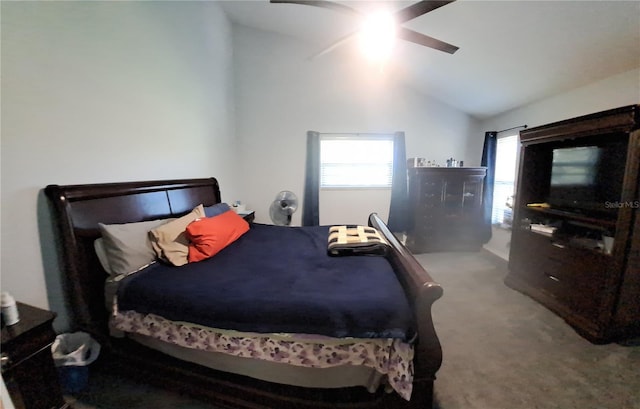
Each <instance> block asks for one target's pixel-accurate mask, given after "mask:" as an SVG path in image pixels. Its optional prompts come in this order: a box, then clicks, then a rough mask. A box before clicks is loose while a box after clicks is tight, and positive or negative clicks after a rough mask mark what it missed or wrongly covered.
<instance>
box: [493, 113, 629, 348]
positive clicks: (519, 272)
mask: <svg viewBox="0 0 640 409" xmlns="http://www.w3.org/2000/svg"><path fill="white" fill-rule="evenodd" d="M639 127H640V106H638V105H630V106H625V107H621V108H617V109H612V110H608V111H604V112H599V113H595V114H591V115H586V116H582V117H578V118H573V119H569V120H565V121H560V122H555V123H552V124H548V125H544V126H539V127H535V128H530V129H527V130H523V131H521V132H520V141H521V144H522V145H521V151H520V164H519V171H518V182H517V193H516V200H515V206H514V223H513V232H512V240H511V248H510V254H509V274H508V275H507V277H506V279H505V283H506V284H507V285H508V286H509V287H511V288H513V289H516V290H518V291H521V292H523V293H525V294H527V295H529V296H530V297H532V298H534V299H535V300H537V301H539V302H540V303H542V304H543V305H545V306H547V307H548V308H549V309H551V310H552V311H554V312H556V313H557V314H558V315H559V316H561V317H562V318H563V319H565V320H566V321H567V323H569V324H570V325H571V326H573V327H574V328H575V329H576V331H577V332H578V333H580V334H581V335H583V336H584V337H585V338H587V339H589V340H590V341H592V342H595V343H604V342H611V341H617V340H621V339H625V338H629V337H632V336H636V335H638V334H640V255H639V254H640V227H639V226H640V195H639V190H640V189H639V187H638V183H639V179H638V174H639V168H640V130H639Z"/></svg>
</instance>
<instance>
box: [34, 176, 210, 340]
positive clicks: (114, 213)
mask: <svg viewBox="0 0 640 409" xmlns="http://www.w3.org/2000/svg"><path fill="white" fill-rule="evenodd" d="M45 194H46V195H47V197H48V198H49V200H50V202H51V204H52V207H53V215H54V217H55V222H56V226H57V228H58V230H57V233H58V238H59V241H60V250H59V251H60V253H61V268H62V271H63V275H64V276H65V277H66V283H65V292H66V297H67V300H68V302H69V304H70V306H71V311H72V314H73V317H72V322H73V324H72V325H73V328H74V330H79V331H85V332H88V333H90V334H92V335H94V336H95V337H96V338H98V339H99V340H106V339H107V337H108V331H107V322H108V314H107V311H106V308H105V300H104V292H103V291H104V290H103V288H104V280H105V279H106V278H107V273H106V272H105V271H104V269H103V268H102V266H101V265H100V263H99V261H98V258H97V256H96V254H95V250H94V248H93V242H94V241H95V240H96V239H97V238H99V237H100V232H99V230H98V223H105V224H120V223H132V222H140V221H146V220H153V219H162V218H168V217H176V216H181V215H183V214H186V213H188V212H190V211H191V210H192V209H193V208H194V207H195V206H197V205H199V204H203V205H205V206H210V205H213V204H216V203H220V188H219V186H218V181H217V180H216V179H215V178H203V179H180V180H163V181H144V182H124V183H101V184H87V185H67V186H60V185H49V186H47V187H46V188H45Z"/></svg>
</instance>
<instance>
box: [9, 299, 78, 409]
mask: <svg viewBox="0 0 640 409" xmlns="http://www.w3.org/2000/svg"><path fill="white" fill-rule="evenodd" d="M17 305H18V314H19V316H20V321H18V323H16V324H15V325H11V326H4V327H2V378H3V379H4V382H5V383H6V385H7V389H8V391H9V395H10V396H11V400H12V401H13V404H14V406H15V407H16V409H63V408H68V407H69V406H68V405H67V404H66V403H65V401H64V399H63V397H62V390H61V388H60V383H59V381H58V373H57V371H56V368H55V366H54V363H53V356H52V355H51V344H52V343H53V341H54V340H55V338H56V334H55V332H54V331H53V327H52V325H51V323H52V322H53V319H54V318H55V317H56V314H55V313H53V312H51V311H46V310H42V309H40V308H36V307H32V306H30V305H26V304H22V303H17Z"/></svg>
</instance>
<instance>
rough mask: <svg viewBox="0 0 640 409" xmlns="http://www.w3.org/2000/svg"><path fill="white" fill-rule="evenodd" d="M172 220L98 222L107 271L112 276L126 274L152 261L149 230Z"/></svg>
mask: <svg viewBox="0 0 640 409" xmlns="http://www.w3.org/2000/svg"><path fill="white" fill-rule="evenodd" d="M172 220H174V219H160V220H150V221H147V222H139V223H125V224H103V223H99V224H98V227H99V229H100V233H102V238H103V242H102V244H103V245H104V253H105V254H106V259H107V260H108V262H107V265H108V266H109V269H110V271H109V273H110V274H111V275H112V276H118V275H121V274H128V273H130V272H132V271H135V270H137V269H139V268H140V267H142V266H144V265H146V264H149V263H151V262H152V261H154V260H155V259H156V254H155V252H154V251H153V248H152V247H151V243H150V242H149V231H150V230H152V229H154V228H156V227H159V226H162V225H163V224H166V223H168V222H170V221H172ZM95 246H96V244H95V243H94V247H95ZM103 266H104V264H103ZM105 270H106V269H105Z"/></svg>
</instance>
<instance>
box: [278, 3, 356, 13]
mask: <svg viewBox="0 0 640 409" xmlns="http://www.w3.org/2000/svg"><path fill="white" fill-rule="evenodd" d="M270 2H271V3H274V4H302V5H304V6H315V7H322V8H325V9H330V10H333V11H338V12H340V13H347V14H351V15H352V16H360V15H361V14H360V13H359V12H358V11H357V10H355V9H352V8H351V7H349V6H345V5H344V4H340V3H334V2H332V1H324V0H270Z"/></svg>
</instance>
